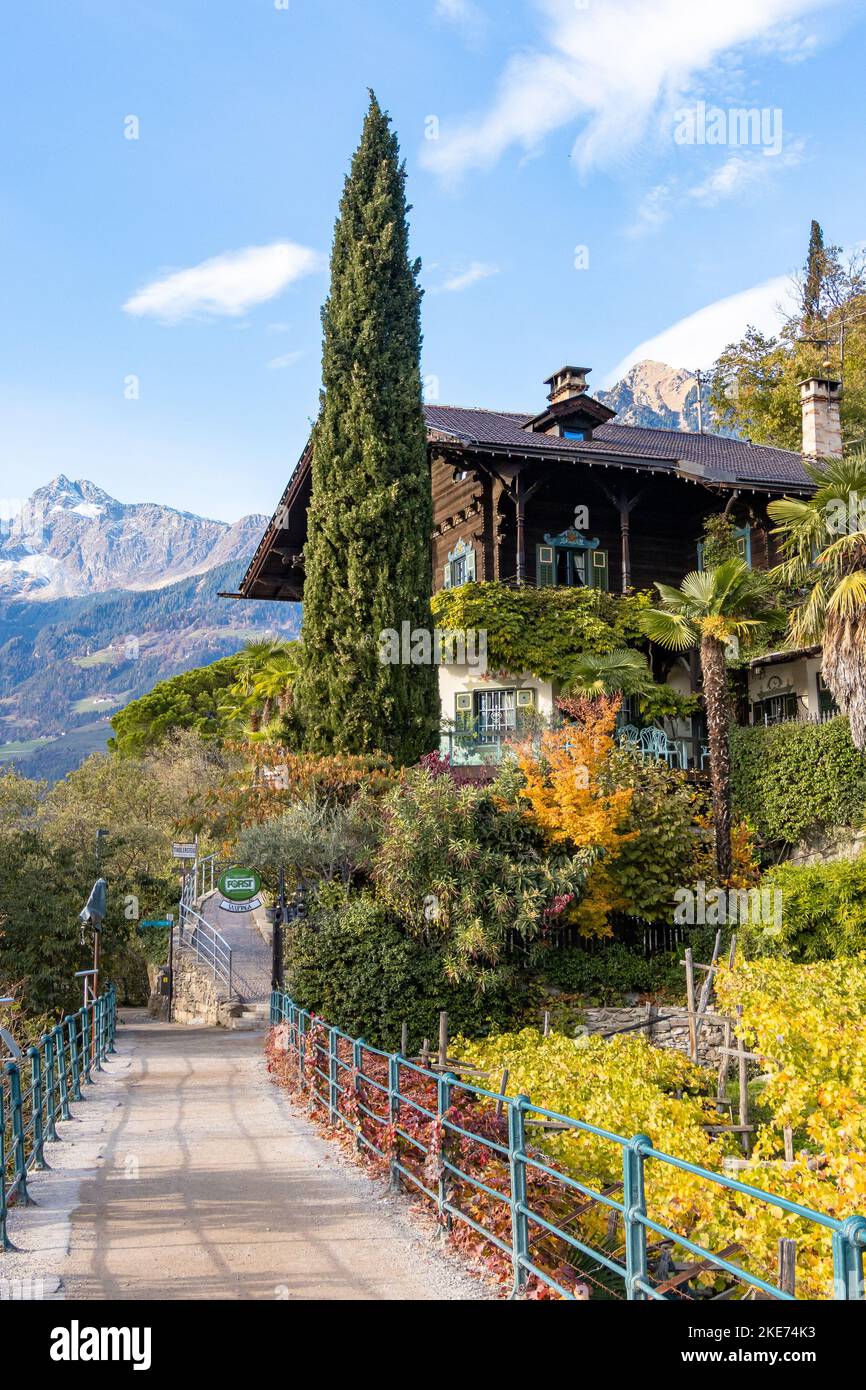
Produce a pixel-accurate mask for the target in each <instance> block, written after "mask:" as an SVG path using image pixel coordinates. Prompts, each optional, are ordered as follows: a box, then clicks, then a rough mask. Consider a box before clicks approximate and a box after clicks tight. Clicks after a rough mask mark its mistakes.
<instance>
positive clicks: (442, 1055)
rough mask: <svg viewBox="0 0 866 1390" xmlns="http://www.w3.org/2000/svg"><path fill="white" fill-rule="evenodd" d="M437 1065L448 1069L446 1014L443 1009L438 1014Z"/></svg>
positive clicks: (444, 1069) (443, 1069) (445, 1069)
mask: <svg viewBox="0 0 866 1390" xmlns="http://www.w3.org/2000/svg"><path fill="white" fill-rule="evenodd" d="M439 1066H440V1068H441V1069H442V1071H447V1070H448V1015H447V1013H446V1012H445V1010H444V1009H443V1010H442V1012H441V1013H440V1015H439Z"/></svg>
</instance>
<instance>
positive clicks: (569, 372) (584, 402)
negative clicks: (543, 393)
mask: <svg viewBox="0 0 866 1390" xmlns="http://www.w3.org/2000/svg"><path fill="white" fill-rule="evenodd" d="M591 371H592V368H591V367H560V369H559V371H558V372H554V373H553V375H552V376H549V377H548V378H547V380H546V381H545V383H544V384H545V386H549V387H550V390H549V391H548V393H547V399H548V402H549V404H548V406H547V409H546V410H543V411H542V412H541V414H540V415H536V416H535V418H534V419H532V420H529V421H528V422H527V423H526V425H525V426H524V429H527V430H532V432H533V433H534V434H558V435H560V436H561V437H562V438H563V439H576V440H580V439H591V438H592V432H593V430H594V429H595V428H596V426H598V425H603V424H604V423H605V422H606V421H607V420H611V419H613V417H614V415H615V414H616V411H615V410H611V409H610V408H609V407H608V406H606V405H602V404H601V402H600V401H596V400H594V399H593V397H592V396H590V395H587V388H586V378H587V376H588V374H589V373H590V372H591Z"/></svg>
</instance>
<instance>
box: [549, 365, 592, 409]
mask: <svg viewBox="0 0 866 1390" xmlns="http://www.w3.org/2000/svg"><path fill="white" fill-rule="evenodd" d="M591 371H592V367H560V369H559V371H558V372H554V373H553V376H549V377H548V378H547V380H546V381H545V383H544V384H545V386H549V387H550V391H549V393H548V396H547V399H548V400H549V401H550V404H551V405H561V404H562V402H563V401H573V400H574V399H575V398H576V397H577V396H582V395H584V394H585V392H586V378H587V374H588V373H589V372H591Z"/></svg>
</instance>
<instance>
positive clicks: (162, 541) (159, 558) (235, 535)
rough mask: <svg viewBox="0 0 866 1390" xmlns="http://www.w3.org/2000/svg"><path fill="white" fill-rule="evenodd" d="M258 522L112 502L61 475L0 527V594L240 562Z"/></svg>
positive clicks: (166, 575)
mask: <svg viewBox="0 0 866 1390" xmlns="http://www.w3.org/2000/svg"><path fill="white" fill-rule="evenodd" d="M265 522H266V518H265V517H263V516H249V517H242V518H241V520H240V521H237V522H234V523H233V524H231V525H230V524H229V523H228V522H224V521H214V520H211V519H209V518H207V517H200V516H195V515H193V514H192V513H191V512H180V511H177V510H175V508H173V507H165V506H161V505H160V504H159V503H155V502H134V503H125V502H119V501H118V500H117V498H115V497H112V496H111V495H110V494H109V493H107V492H106V491H105V490H104V489H103V488H101V487H99V486H98V485H97V484H96V483H93V482H91V481H90V480H89V479H87V478H78V479H76V480H74V481H73V480H72V479H70V478H67V477H66V475H65V474H63V473H60V474H58V476H57V477H56V478H52V479H51V481H50V482H49V483H46V484H45V485H44V486H42V487H38V488H36V490H35V491H34V492H33V494H32V496H31V497H30V498H29V499H28V500H27V502H26V503H25V504H24V506H23V507H22V509H21V511H20V512H19V513H18V515H17V516H15V517H14V518H13V519H12V520H11V523H9V524H8V525H7V526H6V527H5V528H4V529H3V531H2V532H0V597H6V598H9V597H16V596H17V597H22V598H33V599H50V598H58V597H70V596H74V595H78V594H93V593H102V592H105V591H106V590H108V589H160V588H163V587H165V586H166V585H168V584H173V583H175V582H176V581H177V580H180V579H185V578H187V577H188V576H190V575H194V574H202V573H204V572H205V571H206V570H208V569H212V568H214V567H215V566H216V565H221V564H226V563H228V562H232V561H238V562H240V561H246V560H247V558H248V557H249V556H250V555H252V553H253V551H254V550H255V548H256V545H257V544H258V540H259V537H260V536H261V533H262V530H263V529H264V526H265Z"/></svg>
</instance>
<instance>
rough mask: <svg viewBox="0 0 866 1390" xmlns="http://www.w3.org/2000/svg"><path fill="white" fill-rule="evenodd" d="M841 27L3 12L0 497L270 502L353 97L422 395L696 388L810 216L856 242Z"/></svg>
mask: <svg viewBox="0 0 866 1390" xmlns="http://www.w3.org/2000/svg"><path fill="white" fill-rule="evenodd" d="M864 23H866V11H864V5H863V3H856V4H851V3H838V2H837V0H760V3H757V0H725V3H716V0H699V3H697V2H696V0H655V2H654V3H651V4H650V3H647V2H646V0H411V3H409V2H408V0H124V3H123V4H118V3H117V0H69V2H68V3H62V2H61V0H28V3H27V5H26V6H23V5H19V6H15V7H14V10H13V7H7V9H6V14H5V18H4V20H3V25H2V33H0V49H2V53H3V69H4V70H3V76H2V88H0V115H2V123H0V129H2V137H0V138H2V148H3V174H2V178H0V246H2V263H3V267H4V272H5V273H4V285H3V295H2V305H3V308H2V321H3V329H4V331H3V333H2V334H0V430H2V435H0V450H2V453H0V457H2V466H3V479H2V483H0V496H3V497H5V498H10V497H13V496H19V497H23V496H26V495H27V494H28V493H29V492H30V491H31V490H32V488H34V487H35V486H37V485H38V484H40V483H43V482H45V481H47V480H48V479H49V478H50V477H52V476H54V475H56V474H57V473H60V472H63V473H66V474H67V475H69V476H71V477H87V478H91V479H92V480H93V481H95V482H96V483H98V484H99V485H100V486H102V487H104V488H106V489H107V490H108V491H109V492H112V493H113V494H114V495H116V496H118V497H120V498H121V499H122V500H125V501H141V500H154V501H161V502H166V503H169V504H171V505H173V506H177V507H181V508H186V509H188V510H190V511H195V512H201V513H203V514H206V515H210V516H217V517H221V518H224V519H226V520H234V519H235V518H237V517H238V516H240V515H242V514H244V513H247V512H251V511H264V512H270V511H271V510H272V509H273V507H274V506H275V504H276V502H277V500H278V497H279V494H280V492H281V490H282V487H283V485H284V483H285V480H286V477H287V476H288V473H289V471H290V470H291V468H292V466H293V465H294V462H295V460H296V458H297V456H298V454H299V453H300V450H301V448H302V445H303V442H304V439H305V437H306V434H307V431H308V427H309V423H310V420H311V417H312V416H313V415H314V413H315V411H316V409H317V402H318V385H319V354H320V320H319V307H320V304H321V301H322V299H323V298H324V295H325V293H326V289H327V276H326V270H325V266H326V257H327V253H328V250H329V245H330V239H331V233H332V228H333V221H334V217H335V213H336V209H337V203H338V199H339V195H340V190H341V186H342V181H343V178H344V175H345V172H346V168H347V166H348V161H349V158H350V156H351V152H352V150H353V148H354V146H355V144H356V143H357V138H358V134H359V130H360V124H361V121H362V118H363V113H364V109H365V106H366V100H367V96H366V91H367V88H368V87H369V86H372V87H374V88H375V90H376V92H377V94H378V96H379V98H380V100H381V102H382V104H383V105H384V106H385V107H386V108H387V109H388V110H389V111H390V112H391V114H392V116H393V118H394V122H395V125H396V128H397V130H398V133H399V136H400V140H401V145H402V149H403V153H404V155H405V157H406V161H407V166H408V170H409V193H410V197H411V200H412V202H413V204H414V208H413V212H412V214H411V218H412V236H413V244H414V249H415V252H416V253H417V254H418V255H420V256H421V257H422V259H423V262H424V269H423V272H422V275H423V282H424V285H425V288H426V290H427V294H426V297H425V301H424V333H425V346H424V370H425V373H426V374H427V376H428V378H429V381H428V392H429V394H430V395H431V396H434V397H436V396H438V399H439V400H441V401H444V402H452V403H455V404H466V405H488V406H492V407H500V408H509V409H517V410H521V409H526V410H533V409H538V408H540V406H541V404H542V401H543V387H542V381H543V378H544V377H546V376H547V375H549V373H550V372H551V371H553V370H554V369H555V368H556V367H558V366H560V365H561V364H562V363H564V362H566V361H571V362H579V363H580V364H581V365H587V364H588V365H590V366H591V367H592V368H593V375H592V377H591V379H590V380H591V383H592V384H593V385H595V386H596V387H598V386H601V385H603V384H605V383H607V382H608V381H609V380H610V379H611V378H612V377H613V376H615V374H616V371H617V369H618V368H622V367H623V366H627V365H628V363H629V362H630V361H633V360H635V358H636V356H644V355H649V356H658V357H661V358H663V359H664V360H667V361H670V362H671V363H672V365H674V366H687V367H692V368H693V367H697V366H708V365H709V364H710V363H711V361H712V360H713V357H714V356H715V355H716V353H717V351H718V350H719V348H720V347H721V346H722V345H723V343H724V342H725V341H726V340H727V339H728V338H730V337H732V336H733V335H734V334H735V333H738V332H739V331H740V329H741V328H742V327H743V326H744V325H745V322H746V321H747V319H751V320H753V321H758V322H760V323H761V324H762V325H763V326H764V327H766V328H770V327H772V325H773V322H774V320H775V309H774V306H775V305H776V304H777V303H778V301H779V300H780V299H781V298H782V297H783V295H784V291H785V283H786V277H787V276H788V275H789V274H790V272H791V271H792V270H794V269H795V268H796V267H797V266H798V265H799V264H800V263H801V262H802V260H803V257H804V254H805V245H806V240H807V237H808V230H809V221H810V218H812V217H813V216H814V217H818V218H819V219H820V220H821V222H822V223H823V225H824V228H825V232H826V234H827V236H828V238H829V239H832V240H833V241H836V242H839V243H841V244H843V245H844V246H846V247H852V246H854V245H855V244H857V243H858V242H860V241H862V240H863V239H864V237H866V217H864V212H866V207H864V204H866V180H864V178H863V153H862V151H863V141H864V128H866V121H864V97H863V71H864V58H866V44H864ZM700 103H703V110H704V113H705V114H704V118H703V123H701V120H698V118H697V117H696V115H695V113H697V112H698V111H699V109H700ZM714 108H716V109H717V110H718V111H721V112H722V114H723V118H724V119H723V121H722V124H721V125H720V124H718V120H716V124H715V126H714V127H713V129H714V130H715V133H716V136H718V135H719V133H720V132H721V133H722V134H723V135H724V137H725V143H719V142H718V141H716V143H710V142H709V140H702V139H701V137H700V134H699V132H701V131H707V132H708V131H709V129H710V126H709V125H708V124H707V119H706V118H707V113H709V118H710V121H712V119H713V115H712V113H713V109H714ZM735 108H755V109H756V110H758V111H759V112H760V111H764V112H765V125H764V129H763V131H762V132H759V131H758V129H757V127H755V128H754V129H751V128H750V137H751V138H750V139H743V131H742V129H740V128H738V127H735V125H734V123H733V122H731V121H729V120H728V113H729V112H730V111H731V110H732V109H735ZM775 113H778V114H775ZM689 121H692V124H691V126H689ZM689 130H691V138H690V137H689V135H688V132H689ZM684 132H685V134H684ZM130 134H133V135H137V137H138V138H134V139H130V138H127V136H128V135H130ZM431 137H432V138H431ZM577 248H585V250H578V249H577ZM576 261H577V262H579V263H580V264H581V267H582V268H578V266H577V265H576ZM733 296H740V298H738V299H733V298H732V297H733Z"/></svg>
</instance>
